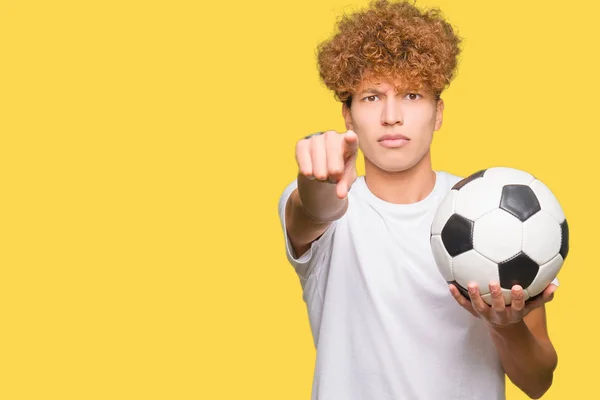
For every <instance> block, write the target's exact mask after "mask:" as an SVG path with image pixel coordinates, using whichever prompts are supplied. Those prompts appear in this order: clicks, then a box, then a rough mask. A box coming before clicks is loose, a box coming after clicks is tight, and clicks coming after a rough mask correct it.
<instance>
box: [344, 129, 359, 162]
mask: <svg viewBox="0 0 600 400" xmlns="http://www.w3.org/2000/svg"><path fill="white" fill-rule="evenodd" d="M342 148H343V149H344V158H347V157H350V156H352V155H354V153H356V152H357V151H358V136H356V133H354V131H351V130H349V131H347V132H346V133H344V142H343V145H342Z"/></svg>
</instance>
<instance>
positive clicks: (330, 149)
mask: <svg viewBox="0 0 600 400" xmlns="http://www.w3.org/2000/svg"><path fill="white" fill-rule="evenodd" d="M357 152H358V137H357V136H356V133H354V132H353V131H347V132H345V133H343V134H339V133H337V132H335V131H327V132H324V133H323V134H322V135H316V136H311V137H310V138H307V139H302V140H300V141H299V142H298V143H297V144H296V162H297V163H298V168H299V170H300V173H301V174H302V175H304V176H306V177H307V178H310V179H317V180H320V181H326V182H329V183H333V184H336V185H337V188H336V194H337V196H338V197H339V198H340V199H344V198H346V196H348V191H349V190H350V187H351V186H352V184H353V183H354V181H355V180H356V154H357Z"/></svg>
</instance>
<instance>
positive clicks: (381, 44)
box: [317, 0, 461, 106]
mask: <svg viewBox="0 0 600 400" xmlns="http://www.w3.org/2000/svg"><path fill="white" fill-rule="evenodd" d="M370 6H371V7H369V8H368V9H367V10H365V11H361V12H357V13H354V14H351V15H344V16H343V17H342V18H341V20H339V21H338V24H337V27H338V30H339V32H338V33H337V34H336V35H334V36H333V38H331V39H329V40H326V41H324V42H323V43H321V44H320V45H319V46H318V47H317V59H318V68H319V75H320V77H321V79H322V80H323V82H324V83H325V85H326V86H327V87H328V88H329V89H330V90H332V91H333V92H334V93H335V98H336V99H337V100H339V101H342V102H345V103H346V104H347V105H348V106H350V103H351V102H352V93H353V92H355V91H356V89H357V88H358V86H359V85H360V83H361V82H362V80H363V79H364V78H365V77H366V76H367V75H366V74H368V76H369V77H372V78H378V79H387V80H390V81H394V80H395V79H400V80H401V81H402V82H403V85H402V86H403V87H405V88H409V87H410V89H413V90H414V89H418V90H422V89H424V88H425V89H428V90H431V91H432V92H433V94H434V96H435V97H436V98H439V96H440V95H441V93H442V92H443V91H444V90H445V89H446V88H447V86H448V85H449V84H450V82H451V81H452V79H453V78H454V75H455V70H456V66H457V63H458V60H457V59H458V55H459V53H460V49H459V44H460V43H461V39H460V38H459V37H458V36H457V35H456V34H455V32H454V30H453V28H452V27H451V26H450V24H449V23H448V22H446V21H444V19H443V18H442V16H441V12H440V10H439V9H430V10H427V11H420V10H419V9H418V8H416V7H415V6H414V5H413V4H409V3H408V2H399V3H391V2H388V1H387V0H375V1H372V2H371V4H370Z"/></svg>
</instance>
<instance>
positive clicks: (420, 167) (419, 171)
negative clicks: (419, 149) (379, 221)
mask: <svg viewBox="0 0 600 400" xmlns="http://www.w3.org/2000/svg"><path fill="white" fill-rule="evenodd" d="M435 180H436V174H435V171H433V169H432V167H431V158H430V157H429V153H428V154H427V155H426V156H425V157H423V159H421V161H419V162H418V163H417V164H416V165H415V166H413V167H412V168H410V169H407V170H405V171H400V172H387V171H384V170H382V169H380V168H379V167H377V166H375V165H373V164H372V163H370V162H369V160H367V159H365V183H366V185H367V187H368V188H369V190H370V191H371V192H372V193H373V194H374V195H375V196H377V197H379V198H380V199H382V200H384V201H386V202H388V203H393V204H412V203H416V202H418V201H421V200H423V199H424V198H425V197H427V196H428V195H429V194H430V193H431V191H432V190H433V188H434V186H435Z"/></svg>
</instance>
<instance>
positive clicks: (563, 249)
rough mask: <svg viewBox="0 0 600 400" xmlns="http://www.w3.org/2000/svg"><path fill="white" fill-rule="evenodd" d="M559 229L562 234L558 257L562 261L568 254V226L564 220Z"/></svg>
mask: <svg viewBox="0 0 600 400" xmlns="http://www.w3.org/2000/svg"><path fill="white" fill-rule="evenodd" d="M560 229H561V233H562V239H561V243H560V252H559V253H560V255H561V256H562V258H563V261H564V260H565V259H566V258H567V254H569V224H568V223H567V220H566V219H565V220H564V221H563V223H562V224H560Z"/></svg>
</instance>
